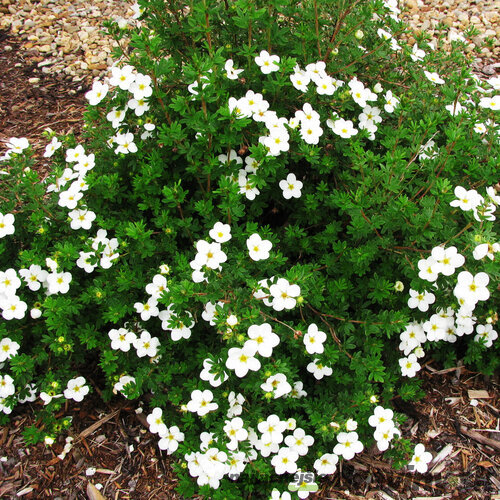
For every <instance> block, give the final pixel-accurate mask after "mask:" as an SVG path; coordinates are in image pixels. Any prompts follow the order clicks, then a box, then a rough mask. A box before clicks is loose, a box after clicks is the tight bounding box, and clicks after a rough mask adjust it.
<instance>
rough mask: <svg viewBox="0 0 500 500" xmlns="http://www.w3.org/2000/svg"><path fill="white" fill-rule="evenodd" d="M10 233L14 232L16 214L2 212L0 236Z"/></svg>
mask: <svg viewBox="0 0 500 500" xmlns="http://www.w3.org/2000/svg"><path fill="white" fill-rule="evenodd" d="M8 234H14V215H13V214H5V215H3V214H2V213H1V212H0V238H3V237H4V236H7V235H8Z"/></svg>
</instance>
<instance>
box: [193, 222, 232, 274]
mask: <svg viewBox="0 0 500 500" xmlns="http://www.w3.org/2000/svg"><path fill="white" fill-rule="evenodd" d="M209 236H210V237H211V238H212V239H213V240H215V241H214V242H213V243H209V242H208V241H205V240H199V241H198V242H197V243H196V251H197V253H196V256H195V258H194V260H192V261H191V262H190V263H189V265H190V266H191V269H193V273H192V279H193V281H194V282H195V283H201V282H202V281H208V280H207V278H206V277H205V273H204V271H203V268H209V269H217V270H219V271H220V270H222V267H221V264H222V263H223V262H226V260H227V255H226V254H225V253H224V252H223V251H222V247H221V243H225V242H226V241H229V240H230V239H231V228H230V226H229V224H223V223H222V222H216V223H215V224H214V227H213V228H212V229H211V230H210V232H209Z"/></svg>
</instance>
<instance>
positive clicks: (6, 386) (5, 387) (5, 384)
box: [0, 375, 16, 398]
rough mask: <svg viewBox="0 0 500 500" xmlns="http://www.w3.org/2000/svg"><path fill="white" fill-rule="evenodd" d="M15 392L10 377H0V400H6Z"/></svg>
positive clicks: (12, 380)
mask: <svg viewBox="0 0 500 500" xmlns="http://www.w3.org/2000/svg"><path fill="white" fill-rule="evenodd" d="M15 392H16V386H15V385H14V379H13V378H12V377H11V376H10V375H0V398H8V397H9V396H12V395H13V394H14V393H15Z"/></svg>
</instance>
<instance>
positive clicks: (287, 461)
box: [271, 447, 299, 475]
mask: <svg viewBox="0 0 500 500" xmlns="http://www.w3.org/2000/svg"><path fill="white" fill-rule="evenodd" d="M298 459H299V454H298V453H297V452H296V451H295V450H292V449H291V448H286V447H284V448H280V451H279V452H278V454H277V455H275V456H274V457H273V458H272V460H271V464H272V465H273V466H274V471H275V472H276V474H278V475H281V474H284V473H285V472H286V473H288V474H294V473H295V472H296V471H297V464H296V462H297V460H298Z"/></svg>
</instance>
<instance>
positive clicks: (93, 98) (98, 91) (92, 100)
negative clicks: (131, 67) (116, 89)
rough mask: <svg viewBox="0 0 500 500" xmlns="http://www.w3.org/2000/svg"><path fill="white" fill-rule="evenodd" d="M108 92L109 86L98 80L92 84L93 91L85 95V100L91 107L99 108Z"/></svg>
mask: <svg viewBox="0 0 500 500" xmlns="http://www.w3.org/2000/svg"><path fill="white" fill-rule="evenodd" d="M108 90H109V86H108V85H106V84H105V83H101V82H100V81H98V80H96V81H95V82H94V83H93V84H92V89H91V90H89V91H88V92H87V93H86V94H85V98H86V99H87V100H88V101H89V104H90V105H91V106H97V105H98V104H99V103H100V102H101V101H102V100H103V99H104V98H105V97H106V94H107V93H108Z"/></svg>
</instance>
